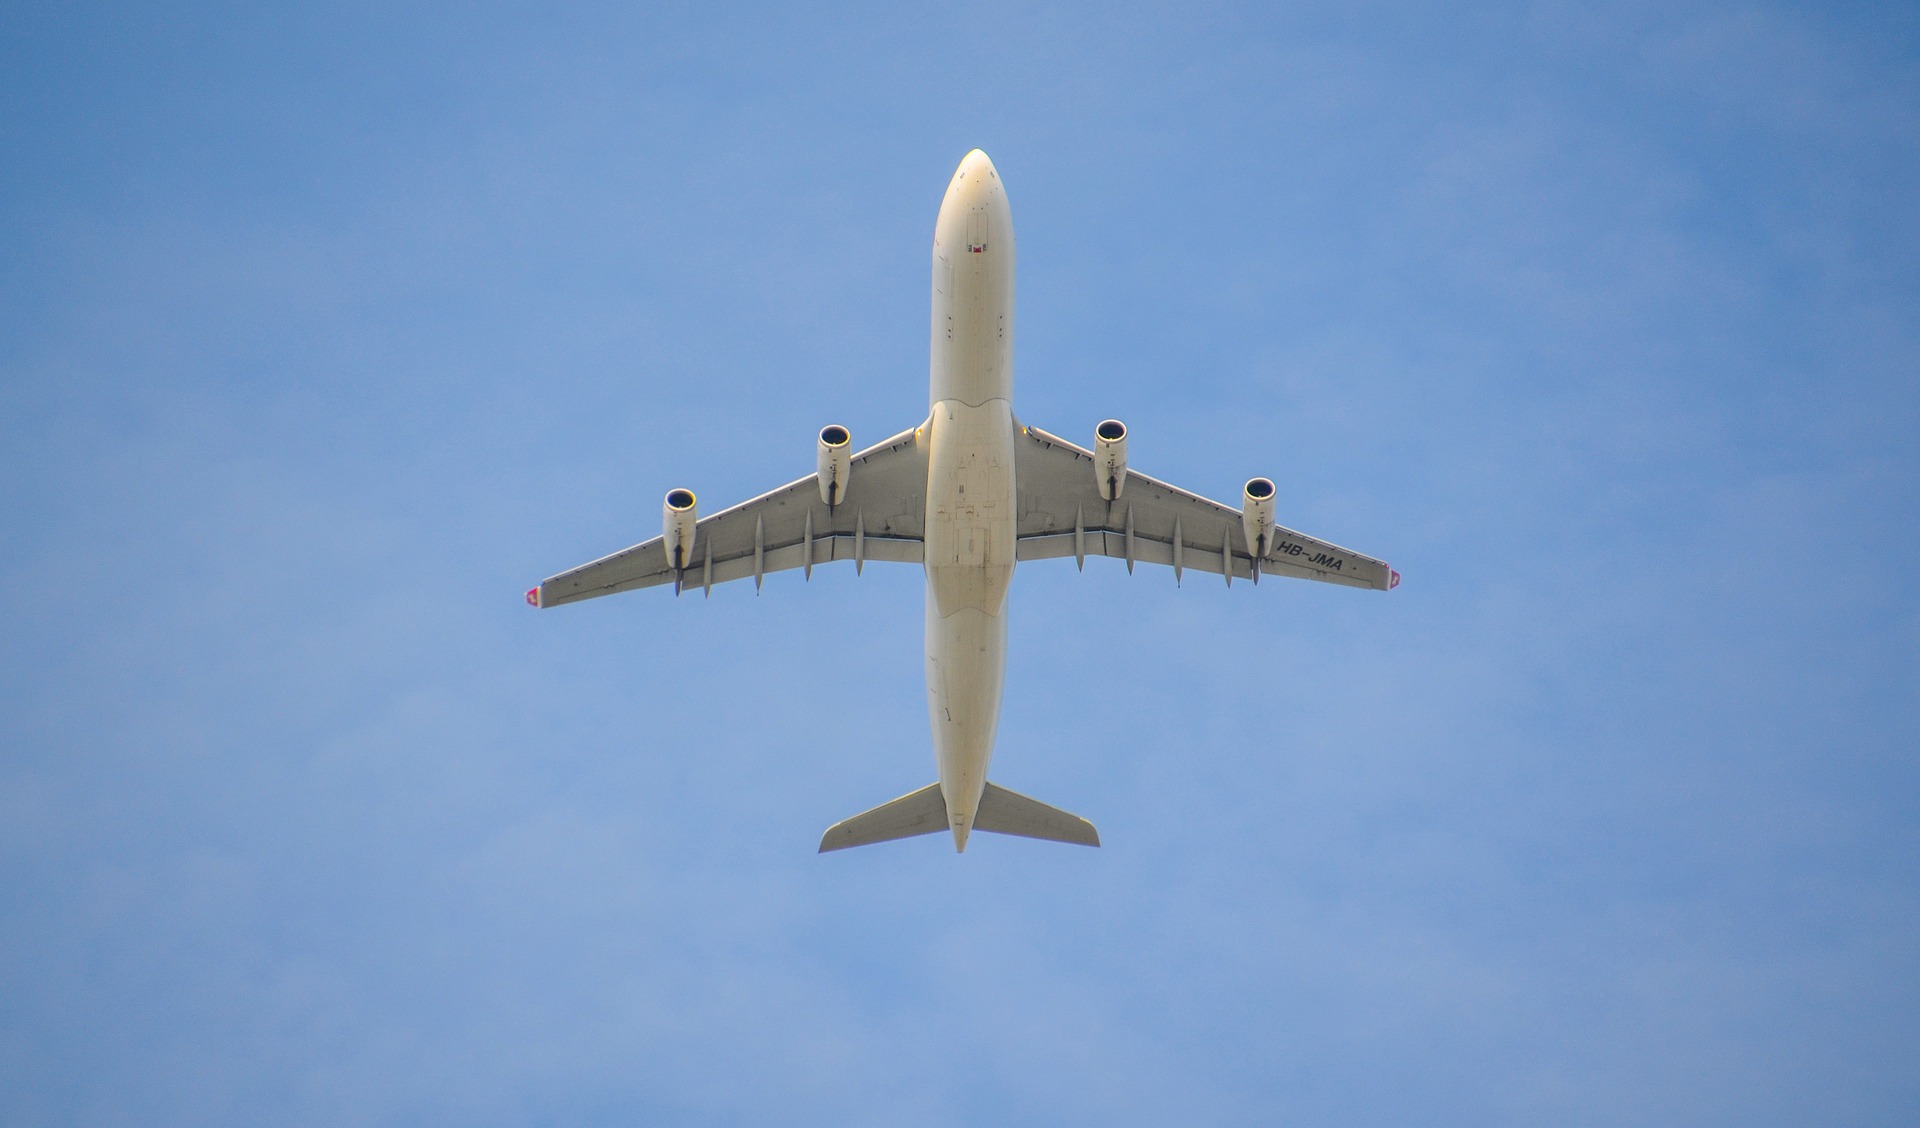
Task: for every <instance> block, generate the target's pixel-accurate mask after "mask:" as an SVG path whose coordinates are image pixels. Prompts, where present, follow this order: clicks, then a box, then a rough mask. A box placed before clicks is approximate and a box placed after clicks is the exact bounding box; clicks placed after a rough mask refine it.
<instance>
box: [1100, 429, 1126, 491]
mask: <svg viewBox="0 0 1920 1128" xmlns="http://www.w3.org/2000/svg"><path fill="white" fill-rule="evenodd" d="M1093 476H1094V477H1095V478H1097V479H1099V482H1100V496H1101V497H1102V498H1103V499H1105V500H1107V501H1113V500H1114V499H1116V498H1118V497H1119V496H1120V490H1121V489H1122V488H1123V487H1125V486H1126V484H1127V425H1126V424H1125V423H1122V422H1120V421H1119V420H1118V419H1103V420H1101V421H1100V425H1099V426H1098V427H1095V428H1094V429H1093Z"/></svg>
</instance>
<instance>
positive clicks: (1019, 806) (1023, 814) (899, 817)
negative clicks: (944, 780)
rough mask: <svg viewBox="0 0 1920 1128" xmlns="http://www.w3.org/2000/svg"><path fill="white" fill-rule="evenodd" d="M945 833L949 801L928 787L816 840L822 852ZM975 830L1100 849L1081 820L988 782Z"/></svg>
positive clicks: (934, 786) (1097, 837) (837, 825)
mask: <svg viewBox="0 0 1920 1128" xmlns="http://www.w3.org/2000/svg"><path fill="white" fill-rule="evenodd" d="M946 829H948V826H947V799H946V796H945V795H944V794H942V793H941V791H940V785H939V784H937V783H930V784H928V785H927V786H925V787H923V788H921V789H920V790H918V791H916V792H914V793H912V794H911V795H902V796H901V797H900V798H898V799H895V800H894V801H893V802H891V803H882V804H881V805H879V806H878V807H875V808H874V809H873V810H871V811H865V812H862V813H861V814H858V815H855V816H853V817H852V818H850V819H847V820H846V821H844V822H837V823H835V824H833V825H832V826H830V827H828V828H827V833H826V834H824V835H822V836H821V838H820V852H821V853H822V854H824V853H826V852H827V851H829V850H845V849H848V848H850V847H853V846H867V845H871V844H872V843H875V842H891V841H892V840H894V839H896V838H912V837H915V836H916V835H921V834H935V833H938V832H939V831H943V830H946ZM973 829H974V830H984V831H987V832H989V833H991V834H1012V835H1018V836H1019V837H1021V838H1044V839H1046V840H1047V841H1049V842H1070V843H1073V844H1074V845H1076V846H1098V845H1100V832H1099V831H1097V830H1095V829H1094V828H1093V824H1092V823H1090V822H1088V821H1087V820H1085V819H1083V818H1081V817H1080V816H1079V815H1070V814H1068V813H1067V812H1065V811H1062V810H1060V809H1059V808H1058V807H1049V806H1047V805H1046V804H1045V803H1042V802H1040V801H1039V800H1038V799H1029V798H1027V797H1026V796H1025V795H1022V794H1020V793H1019V792H1018V791H1008V790H1007V789H1006V788H1004V787H1001V786H999V785H998V784H995V783H988V784H987V786H986V790H985V791H984V792H982V793H981V795H980V807H979V809H978V810H977V811H975V812H974V816H973Z"/></svg>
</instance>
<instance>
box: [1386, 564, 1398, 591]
mask: <svg viewBox="0 0 1920 1128" xmlns="http://www.w3.org/2000/svg"><path fill="white" fill-rule="evenodd" d="M1399 586H1400V573H1398V572H1396V571H1394V570H1393V569H1392V568H1388V569H1387V590H1388V591H1392V590H1393V589H1394V588H1397V587H1399Z"/></svg>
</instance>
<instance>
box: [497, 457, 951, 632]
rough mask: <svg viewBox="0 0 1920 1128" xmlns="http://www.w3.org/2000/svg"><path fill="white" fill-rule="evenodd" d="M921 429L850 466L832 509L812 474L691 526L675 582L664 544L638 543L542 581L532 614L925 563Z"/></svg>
mask: <svg viewBox="0 0 1920 1128" xmlns="http://www.w3.org/2000/svg"><path fill="white" fill-rule="evenodd" d="M925 433H926V426H925V425H924V424H922V425H921V426H919V427H916V428H914V429H913V430H911V431H902V432H901V433H900V434H898V435H895V436H894V437H892V438H890V439H888V440H886V441H885V442H883V443H879V444H878V445H875V446H871V447H868V448H867V449H866V450H864V451H861V452H860V453H859V454H857V455H855V456H854V457H853V469H852V472H851V474H850V475H849V476H848V478H847V485H846V496H845V497H844V498H842V499H841V501H840V503H839V504H838V505H836V506H834V507H833V508H832V510H829V509H828V508H827V505H826V503H825V502H823V501H821V500H820V482H819V479H818V478H817V477H815V476H814V475H812V474H809V475H807V476H806V477H804V478H802V479H800V480H799V481H797V482H792V483H789V484H788V485H785V486H782V487H780V488H779V489H777V490H774V491H773V492H772V493H766V494H761V495H760V496H759V497H756V498H754V499H753V500H752V501H744V502H741V503H740V504H739V505H736V506H734V507H733V508H732V509H726V510H722V511H721V512H719V513H716V514H714V515H713V516H711V517H707V518H703V519H702V520H701V521H700V523H699V524H697V525H696V526H694V537H693V551H692V554H691V562H690V563H689V564H688V565H687V567H686V568H684V569H681V570H680V571H679V572H678V573H677V574H676V572H675V570H674V568H673V566H672V564H671V562H669V561H668V559H667V552H666V541H665V538H664V537H654V538H653V539H652V540H649V541H642V542H641V543H639V544H636V545H634V546H633V547H632V548H625V549H621V550H620V551H619V552H616V553H614V554H613V555H611V556H603V557H601V558H600V559H598V560H595V561H593V562H592V563H590V564H582V565H580V566H579V567H578V568H572V569H569V570H567V571H565V572H562V573H560V574H559V575H557V576H554V577H551V578H550V579H546V580H543V581H541V583H540V586H539V587H537V588H534V589H533V590H532V591H530V592H528V593H527V602H529V603H531V604H533V605H534V606H535V607H558V606H559V605H561V604H562V603H576V602H578V601H580V600H582V599H592V598H593V597H595V596H599V595H612V594H613V593H615V592H619V591H631V590H633V589H634V588H644V587H655V586H657V585H660V584H671V583H675V581H676V580H677V581H678V582H679V586H681V587H693V586H696V585H698V586H700V587H702V588H706V589H711V588H712V587H713V585H714V584H719V583H725V582H727V581H728V580H739V579H745V578H746V577H748V576H752V577H753V578H754V582H755V584H756V586H757V585H758V583H759V580H760V577H761V576H763V575H764V574H766V573H768V572H778V571H782V570H784V569H787V568H806V569H808V570H809V571H811V570H812V568H813V566H814V565H815V564H824V563H826V562H828V561H830V560H852V561H853V562H854V565H855V567H859V566H860V565H861V564H864V563H865V562H866V561H868V560H896V561H900V562H903V563H910V564H918V563H920V562H921V560H922V559H923V558H924V556H925V548H924V546H923V544H922V538H923V537H924V535H925V533H926V506H927V446H926V443H925V442H924V441H923V436H924V435H925Z"/></svg>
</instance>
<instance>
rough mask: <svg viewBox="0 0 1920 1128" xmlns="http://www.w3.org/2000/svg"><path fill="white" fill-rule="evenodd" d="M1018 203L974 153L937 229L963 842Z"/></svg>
mask: <svg viewBox="0 0 1920 1128" xmlns="http://www.w3.org/2000/svg"><path fill="white" fill-rule="evenodd" d="M1013 267H1014V247H1013V213H1012V212H1011V211H1010V210H1009V209H1008V206H1007V195H1006V191H1005V189H1004V188H1003V187H1002V186H1001V183H1000V175H999V173H998V172H997V171H996V170H995V169H994V167H993V162H992V161H990V160H988V159H987V155H986V154H985V153H982V152H980V151H979V150H977V149H976V150H974V151H973V152H971V153H969V154H967V157H966V159H965V160H963V161H962V162H961V163H960V168H959V170H958V171H956V172H955V173H954V176H953V180H952V181H951V182H950V183H949V184H948V185H947V194H946V198H945V199H944V200H942V201H941V204H940V218H939V220H938V221H937V222H936V224H935V225H934V236H933V345H932V358H931V373H930V378H929V385H930V392H929V399H930V400H931V407H932V411H931V414H930V416H929V420H928V427H929V429H930V431H931V434H930V435H929V436H928V442H929V455H928V464H927V510H926V513H927V522H926V571H927V710H928V713H929V716H930V717H931V720H932V724H933V748H934V755H935V758H936V760H937V762H938V764H939V769H940V788H941V791H942V792H943V793H944V794H945V796H946V801H947V815H948V818H949V820H950V821H951V824H952V827H953V841H954V845H955V847H957V848H959V849H965V848H966V843H967V835H968V833H969V832H970V831H971V830H972V828H973V819H974V814H975V812H976V811H977V810H978V808H979V803H980V795H981V791H982V789H983V788H984V787H985V786H986V782H987V762H988V760H990V759H991V758H992V756H993V741H994V731H995V729H996V728H997V727H998V724H999V720H1000V698H1001V690H1002V687H1003V686H1004V684H1005V682H1006V666H1007V620H1006V605H1007V589H1008V587H1009V586H1010V585H1011V584H1012V582H1013V565H1014V541H1015V534H1016V530H1017V513H1016V498H1017V494H1016V492H1015V483H1014V474H1013V463H1014V423H1013Z"/></svg>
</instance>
